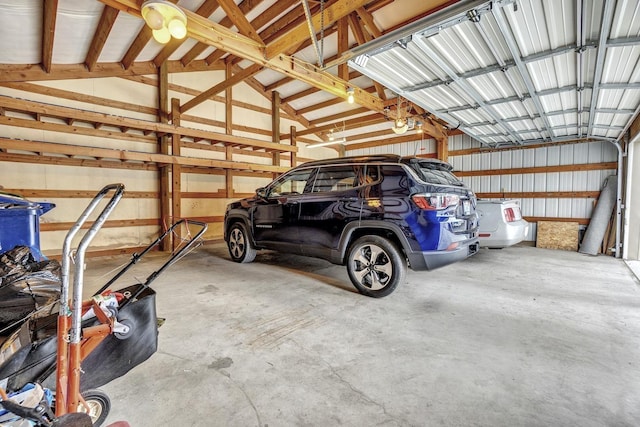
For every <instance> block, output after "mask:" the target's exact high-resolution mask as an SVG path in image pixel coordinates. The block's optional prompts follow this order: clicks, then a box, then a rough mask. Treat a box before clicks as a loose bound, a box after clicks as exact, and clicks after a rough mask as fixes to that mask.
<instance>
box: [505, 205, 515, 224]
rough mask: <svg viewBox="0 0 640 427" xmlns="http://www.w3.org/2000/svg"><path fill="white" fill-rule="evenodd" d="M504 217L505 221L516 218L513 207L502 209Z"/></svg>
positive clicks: (512, 220) (511, 220)
mask: <svg viewBox="0 0 640 427" xmlns="http://www.w3.org/2000/svg"><path fill="white" fill-rule="evenodd" d="M504 219H505V220H506V221H507V222H514V221H515V220H516V213H515V212H514V211H513V208H506V209H505V210H504Z"/></svg>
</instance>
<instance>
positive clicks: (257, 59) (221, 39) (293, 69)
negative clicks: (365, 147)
mask: <svg viewBox="0 0 640 427" xmlns="http://www.w3.org/2000/svg"><path fill="white" fill-rule="evenodd" d="M101 1H102V2H103V3H105V4H108V5H110V6H112V7H116V8H118V9H120V10H124V11H127V12H128V13H131V14H133V15H136V16H140V6H139V5H138V4H137V3H136V2H135V1H133V0H101ZM360 1H361V2H364V0H360ZM359 5H360V4H359V3H356V4H354V5H352V7H354V8H356V7H359ZM183 12H184V13H185V14H186V15H187V34H188V35H189V37H191V38H194V39H196V40H198V41H200V42H204V43H207V44H210V45H212V46H215V47H217V48H218V49H223V50H225V51H227V52H229V53H231V54H233V55H236V56H239V57H242V58H245V59H248V60H249V61H251V62H254V63H255V64H260V65H263V66H265V67H267V68H271V69H272V70H275V71H278V72H280V73H283V74H286V75H290V76H293V77H295V78H296V79H297V80H300V81H302V82H305V83H307V84H310V85H312V86H316V87H318V88H320V89H322V90H324V91H326V92H329V93H331V94H333V95H335V96H339V97H342V98H346V91H347V87H351V85H349V83H348V82H345V81H344V80H342V79H339V78H337V77H336V76H334V75H332V74H330V73H328V72H326V71H322V70H319V69H318V68H317V67H315V66H313V65H311V64H308V63H306V62H304V61H301V60H298V59H295V58H292V57H290V56H287V55H278V56H276V57H274V58H271V59H267V58H265V55H264V49H261V48H260V46H259V44H257V43H256V42H255V41H254V40H252V39H249V38H247V37H244V36H242V35H240V34H238V33H234V32H232V31H230V30H228V29H227V28H225V27H221V26H220V25H218V24H216V23H214V22H212V21H210V20H208V19H205V18H203V17H201V16H199V15H196V14H195V13H193V12H191V11H188V10H184V9H183ZM353 89H354V98H355V101H356V102H357V103H358V104H360V105H363V106H366V107H368V108H369V109H371V110H373V111H380V112H382V111H383V106H382V101H381V100H380V98H378V97H374V96H371V95H370V94H368V93H367V92H365V91H363V90H362V89H359V88H356V87H354V88H353Z"/></svg>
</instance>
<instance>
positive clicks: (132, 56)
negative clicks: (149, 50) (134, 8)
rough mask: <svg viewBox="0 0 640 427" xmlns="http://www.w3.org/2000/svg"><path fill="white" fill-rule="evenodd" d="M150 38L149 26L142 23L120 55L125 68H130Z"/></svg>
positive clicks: (151, 35) (151, 34) (151, 36)
mask: <svg viewBox="0 0 640 427" xmlns="http://www.w3.org/2000/svg"><path fill="white" fill-rule="evenodd" d="M107 6H108V5H107ZM152 38H153V33H152V31H151V28H149V26H148V25H143V26H142V28H141V29H140V32H138V35H137V36H136V38H135V40H134V41H133V43H131V46H129V49H128V50H127V52H126V53H125V54H124V56H123V57H122V61H120V62H121V63H122V67H123V68H124V69H125V70H128V69H129V68H131V66H132V65H133V63H134V61H135V60H136V58H137V57H138V55H140V52H142V49H144V47H145V46H146V45H147V43H149V41H150V40H151V39H152Z"/></svg>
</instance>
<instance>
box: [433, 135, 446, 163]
mask: <svg viewBox="0 0 640 427" xmlns="http://www.w3.org/2000/svg"><path fill="white" fill-rule="evenodd" d="M436 155H437V157H438V159H440V160H442V161H444V162H448V161H449V142H448V138H447V137H446V136H443V137H440V138H436Z"/></svg>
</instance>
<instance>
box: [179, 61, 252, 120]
mask: <svg viewBox="0 0 640 427" xmlns="http://www.w3.org/2000/svg"><path fill="white" fill-rule="evenodd" d="M262 69H263V67H262V65H260V64H253V65H250V66H248V67H247V68H245V69H244V70H242V71H241V72H239V73H236V74H235V75H234V76H233V77H231V78H229V79H227V80H225V81H223V82H220V83H218V84H217V85H215V86H213V87H212V88H209V89H207V90H205V91H204V92H202V93H201V94H200V95H198V96H196V97H195V98H193V99H191V100H190V101H188V102H186V103H185V104H183V105H182V106H181V107H180V113H184V112H186V111H188V110H190V109H192V108H193V107H195V106H196V105H199V104H202V103H203V102H204V101H206V100H208V99H210V98H211V97H212V96H214V95H217V94H218V93H220V92H222V91H224V90H225V89H227V88H229V87H232V86H234V85H236V84H238V83H241V82H242V81H244V80H245V79H248V78H249V77H251V76H253V75H255V74H257V73H259V72H260V71H261V70H262Z"/></svg>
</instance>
